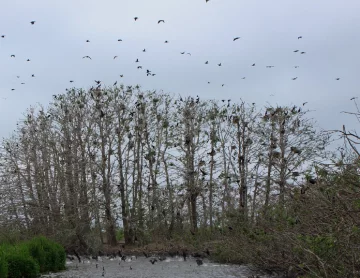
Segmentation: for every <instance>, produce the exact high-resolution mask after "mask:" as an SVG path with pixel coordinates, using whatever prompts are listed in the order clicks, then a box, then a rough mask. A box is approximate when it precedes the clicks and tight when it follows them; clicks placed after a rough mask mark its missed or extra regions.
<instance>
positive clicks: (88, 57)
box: [83, 56, 91, 60]
mask: <svg viewBox="0 0 360 278" xmlns="http://www.w3.org/2000/svg"><path fill="white" fill-rule="evenodd" d="M84 58H87V59H90V60H91V57H90V56H84V57H83V59H84Z"/></svg>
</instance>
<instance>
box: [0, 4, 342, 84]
mask: <svg viewBox="0 0 360 278" xmlns="http://www.w3.org/2000/svg"><path fill="white" fill-rule="evenodd" d="M209 1H210V0H205V2H206V3H208V2H209ZM133 19H134V21H135V22H138V21H139V18H138V17H137V16H136V17H134V18H133ZM35 23H36V21H31V22H30V24H31V25H34V24H35ZM157 24H165V20H163V19H159V20H158V21H157ZM302 38H303V37H302V36H298V37H297V39H298V40H300V39H302ZM1 39H6V35H5V34H2V35H1ZM240 39H241V37H238V36H236V37H234V38H233V39H232V41H233V42H236V41H238V40H240ZM117 41H118V42H123V40H122V39H121V38H118V39H117ZM85 43H91V42H90V40H89V39H87V40H85ZM164 43H165V44H168V43H169V41H168V40H165V41H164ZM142 52H146V49H145V48H144V49H143V50H142ZM293 52H294V53H299V54H300V55H305V54H306V52H305V51H300V50H299V49H296V50H293ZM180 54H181V55H189V56H191V53H190V52H187V51H182V52H180ZM10 57H11V58H16V55H15V54H11V55H10ZM117 58H118V56H117V55H115V56H113V59H117ZM82 59H89V60H92V58H91V57H90V56H89V55H84V56H83V57H82ZM26 61H27V62H30V61H31V60H30V59H27V60H26ZM134 63H135V64H136V67H137V69H138V70H142V69H143V66H142V65H141V64H139V63H140V60H139V58H136V59H135V60H134ZM204 64H205V65H209V64H210V63H209V61H205V62H204ZM216 65H217V66H218V67H222V66H223V64H222V62H219V63H216ZM249 66H251V67H255V66H256V63H252V64H251V65H249ZM274 67H275V66H274V65H267V66H266V68H268V69H271V68H274ZM294 68H299V66H297V65H295V66H294ZM145 74H146V76H152V77H154V76H156V73H154V72H152V70H149V69H146V72H145ZM119 76H120V78H122V77H124V74H120V75H119ZM31 77H32V78H35V74H32V75H31ZM17 78H20V76H17ZM245 78H246V76H243V77H241V79H245ZM291 79H292V80H293V81H296V80H297V79H298V77H297V76H295V77H292V78H291ZM335 80H337V81H338V80H340V77H337V78H335ZM69 82H70V83H73V82H75V81H74V80H69ZM96 83H97V86H98V87H100V86H101V84H100V83H101V81H97V82H96ZM207 83H208V84H210V83H211V82H210V81H208V82H207ZM20 84H21V85H24V84H25V83H24V82H21V83H20ZM116 84H117V81H116V82H114V84H113V85H114V86H116ZM224 86H225V84H224V83H223V84H221V87H224ZM11 90H12V91H15V90H16V89H15V88H11Z"/></svg>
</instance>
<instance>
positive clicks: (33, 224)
mask: <svg viewBox="0 0 360 278" xmlns="http://www.w3.org/2000/svg"><path fill="white" fill-rule="evenodd" d="M307 113H308V112H307V111H303V109H302V108H300V107H296V106H293V107H265V108H263V109H259V108H257V107H256V105H255V104H246V103H245V102H243V101H240V102H237V103H234V102H231V101H230V100H219V101H215V100H200V99H199V98H198V97H197V98H192V97H187V98H182V97H178V98H176V97H174V96H172V95H169V94H166V93H163V92H152V91H151V92H149V91H147V92H144V91H142V90H141V88H140V87H139V86H124V85H120V86H118V87H115V86H114V87H111V88H101V87H98V88H96V89H94V88H91V89H90V90H88V91H85V90H83V89H71V90H67V92H66V93H65V94H60V95H54V100H53V102H52V103H51V104H50V105H49V107H48V108H47V109H45V108H44V107H43V106H41V105H40V106H38V107H36V108H30V109H29V111H27V113H26V115H25V119H24V120H23V121H21V122H19V123H18V126H17V130H16V131H15V133H14V134H13V135H12V136H11V137H10V138H7V139H4V141H3V144H2V145H3V148H2V150H1V154H0V155H1V158H0V161H1V164H0V173H1V183H0V194H1V195H0V206H1V208H3V209H0V211H1V215H0V221H1V224H0V225H3V226H8V225H12V226H14V225H17V226H18V227H20V228H23V229H24V228H25V229H27V230H29V231H33V232H34V233H37V232H40V231H46V233H47V234H56V233H58V232H59V231H63V230H64V229H70V230H71V231H72V232H73V234H74V236H75V238H76V240H77V241H78V242H80V244H81V245H82V246H83V247H84V248H87V242H86V240H85V235H86V234H88V233H90V232H92V231H97V235H98V236H99V238H100V239H101V241H102V242H107V243H109V244H111V245H115V244H116V229H117V227H119V226H122V227H123V229H124V236H125V241H126V243H134V242H135V241H136V240H138V241H142V240H144V239H145V237H146V236H145V235H146V234H149V233H150V234H152V233H154V232H159V231H165V234H166V236H168V237H171V236H172V235H173V233H174V232H175V231H179V230H181V231H185V230H186V231H189V229H190V231H191V233H196V232H197V230H198V228H199V227H202V228H208V229H209V230H211V231H212V230H214V229H218V228H219V227H221V228H223V227H227V225H228V219H229V217H230V216H231V214H234V213H236V214H237V215H239V216H240V217H241V219H242V221H246V222H248V223H256V221H257V218H258V217H259V216H260V215H266V214H267V213H268V208H269V207H271V205H272V204H274V203H277V204H279V205H280V206H281V207H284V206H285V204H286V200H287V199H289V198H292V196H293V189H294V188H296V187H300V186H301V187H302V191H301V192H304V191H305V190H306V188H305V187H304V182H303V181H304V180H307V181H308V182H309V184H314V183H315V182H316V180H315V178H314V176H313V174H314V172H313V171H314V169H313V167H312V165H313V163H314V162H316V161H319V160H323V159H325V157H326V151H325V148H326V146H327V145H328V144H329V136H328V135H326V134H324V133H321V132H318V131H317V130H316V129H315V127H314V122H313V121H312V120H311V119H309V118H307ZM5 208H6V209H5ZM103 230H105V231H106V238H103Z"/></svg>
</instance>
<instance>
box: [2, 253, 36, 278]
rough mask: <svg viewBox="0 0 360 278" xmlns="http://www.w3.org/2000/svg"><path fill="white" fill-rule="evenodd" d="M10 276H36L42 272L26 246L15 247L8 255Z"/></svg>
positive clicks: (34, 277)
mask: <svg viewBox="0 0 360 278" xmlns="http://www.w3.org/2000/svg"><path fill="white" fill-rule="evenodd" d="M6 261H7V266H8V276H7V277H8V278H23V277H25V278H36V277H37V276H38V275H39V273H40V268H39V265H38V264H37V262H36V261H35V260H34V259H33V258H32V257H31V256H30V255H29V253H28V252H27V251H26V249H24V248H16V247H14V248H13V249H12V250H11V251H10V252H9V253H8V254H7V255H6Z"/></svg>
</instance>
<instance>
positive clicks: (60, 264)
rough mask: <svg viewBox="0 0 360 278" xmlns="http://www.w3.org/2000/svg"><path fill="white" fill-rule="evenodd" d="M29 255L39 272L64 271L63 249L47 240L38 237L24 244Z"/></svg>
mask: <svg viewBox="0 0 360 278" xmlns="http://www.w3.org/2000/svg"><path fill="white" fill-rule="evenodd" d="M26 246H27V248H28V250H29V253H30V255H31V256H32V257H33V258H34V259H35V260H36V261H37V263H38V264H39V266H40V271H41V272H42V273H43V272H49V271H54V272H55V271H59V270H63V269H65V257H66V255H65V250H64V248H63V247H62V246H61V245H59V244H57V243H55V242H53V241H50V240H49V239H47V238H45V237H43V236H39V237H35V238H33V239H32V240H30V241H28V242H27V243H26Z"/></svg>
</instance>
